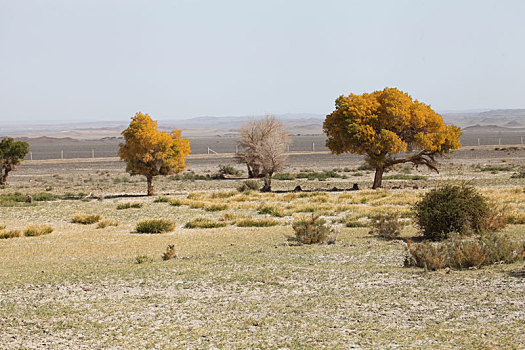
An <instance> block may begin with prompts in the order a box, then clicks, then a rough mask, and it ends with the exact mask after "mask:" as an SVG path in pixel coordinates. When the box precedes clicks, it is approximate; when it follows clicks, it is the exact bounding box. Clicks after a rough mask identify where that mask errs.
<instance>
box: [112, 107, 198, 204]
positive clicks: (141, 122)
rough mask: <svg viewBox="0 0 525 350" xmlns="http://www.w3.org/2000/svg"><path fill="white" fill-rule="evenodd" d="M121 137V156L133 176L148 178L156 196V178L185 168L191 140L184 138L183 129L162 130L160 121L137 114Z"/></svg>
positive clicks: (149, 189)
mask: <svg viewBox="0 0 525 350" xmlns="http://www.w3.org/2000/svg"><path fill="white" fill-rule="evenodd" d="M122 136H123V137H124V143H123V144H121V145H120V149H119V152H118V153H119V156H120V158H121V159H122V160H123V161H125V162H126V171H127V172H129V173H130V174H131V175H132V176H133V175H143V176H145V177H146V181H147V183H148V196H151V195H153V177H155V176H158V175H170V174H178V173H180V172H181V171H183V170H184V169H185V167H186V156H188V154H190V142H189V141H188V140H187V139H185V138H182V136H181V131H180V130H173V131H171V133H167V132H165V131H159V130H157V122H156V121H153V120H152V119H151V117H150V116H149V115H148V114H143V113H137V114H135V116H134V117H132V118H131V122H130V124H129V127H128V128H127V129H126V130H124V131H123V132H122Z"/></svg>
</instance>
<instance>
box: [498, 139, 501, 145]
mask: <svg viewBox="0 0 525 350" xmlns="http://www.w3.org/2000/svg"><path fill="white" fill-rule="evenodd" d="M498 145H500V146H501V137H500V138H499V139H498Z"/></svg>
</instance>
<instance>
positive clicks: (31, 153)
mask: <svg viewBox="0 0 525 350" xmlns="http://www.w3.org/2000/svg"><path fill="white" fill-rule="evenodd" d="M29 159H31V160H33V152H29Z"/></svg>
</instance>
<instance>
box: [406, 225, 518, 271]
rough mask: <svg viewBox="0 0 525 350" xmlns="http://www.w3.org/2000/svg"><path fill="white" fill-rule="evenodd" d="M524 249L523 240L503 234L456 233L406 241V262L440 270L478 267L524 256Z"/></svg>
mask: <svg viewBox="0 0 525 350" xmlns="http://www.w3.org/2000/svg"><path fill="white" fill-rule="evenodd" d="M523 249H524V246H523V242H519V241H516V240H513V239H510V238H509V237H508V236H506V235H502V234H496V233H489V234H484V235H481V236H480V237H479V238H464V237H461V236H460V235H457V234H456V235H452V237H451V238H449V239H448V240H445V241H443V242H434V243H427V242H421V243H410V242H409V244H408V255H407V257H406V259H405V266H417V267H423V268H425V269H428V270H439V269H442V268H445V267H449V268H452V269H467V268H472V267H474V268H478V267H480V266H482V265H490V264H494V263H499V262H503V263H506V264H509V263H513V262H515V261H518V260H523V257H524V256H523V251H524V250H523Z"/></svg>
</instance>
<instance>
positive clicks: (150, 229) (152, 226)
mask: <svg viewBox="0 0 525 350" xmlns="http://www.w3.org/2000/svg"><path fill="white" fill-rule="evenodd" d="M174 228H175V223H174V222H173V221H170V220H165V219H150V220H143V221H140V222H139V223H137V226H136V227H135V230H136V231H137V232H138V233H164V232H170V231H173V229H174Z"/></svg>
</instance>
